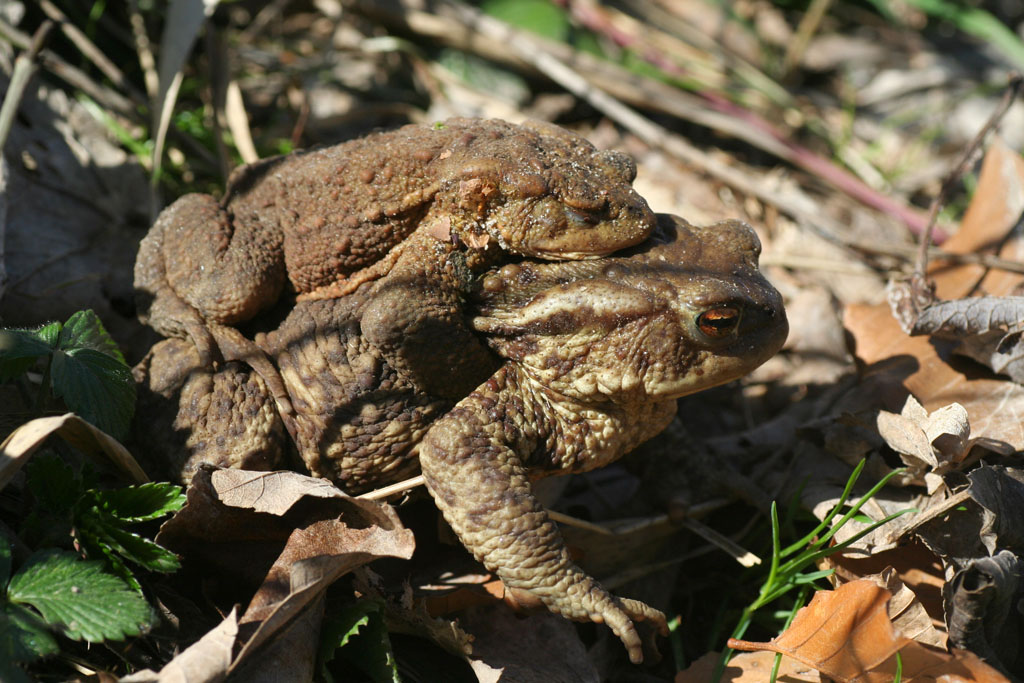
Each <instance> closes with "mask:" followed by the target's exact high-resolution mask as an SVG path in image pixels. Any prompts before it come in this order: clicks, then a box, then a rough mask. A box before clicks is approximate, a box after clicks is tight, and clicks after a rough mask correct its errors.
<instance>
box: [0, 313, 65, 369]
mask: <svg viewBox="0 0 1024 683" xmlns="http://www.w3.org/2000/svg"><path fill="white" fill-rule="evenodd" d="M59 333H60V323H50V324H49V325H46V326H44V327H40V328H39V329H38V330H19V329H10V330H0V382H9V381H11V380H12V379H14V378H16V377H20V376H21V375H22V374H24V373H26V372H28V370H29V369H30V368H31V367H32V365H33V364H34V363H35V362H36V359H38V358H40V357H42V356H46V355H49V354H50V352H51V351H52V350H53V347H54V346H55V345H56V341H57V335H58V334H59Z"/></svg>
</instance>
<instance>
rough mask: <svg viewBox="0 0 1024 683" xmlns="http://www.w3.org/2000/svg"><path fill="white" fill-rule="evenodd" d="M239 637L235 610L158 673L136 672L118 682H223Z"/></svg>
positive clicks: (148, 671)
mask: <svg viewBox="0 0 1024 683" xmlns="http://www.w3.org/2000/svg"><path fill="white" fill-rule="evenodd" d="M237 635H238V614H237V612H236V610H235V609H232V610H231V612H230V613H229V614H228V616H226V617H225V618H224V621H222V622H221V623H220V624H219V625H218V626H217V627H216V628H214V629H211V630H210V631H209V632H208V633H207V634H206V635H205V636H203V637H202V638H200V639H199V640H197V641H196V642H195V643H193V644H192V645H190V646H189V647H188V649H186V650H185V651H184V652H182V653H181V654H179V655H178V656H177V657H175V658H174V659H172V660H171V661H170V662H168V663H167V665H166V666H164V668H162V669H160V672H159V673H157V672H154V671H151V670H149V669H147V670H145V671H138V672H136V673H134V674H132V675H131V676H126V677H124V678H122V679H121V680H122V681H124V682H125V683H208V682H209V683H212V682H213V681H222V680H224V678H225V677H226V676H227V673H228V667H229V666H230V665H231V652H232V649H233V648H234V646H235V637H236V636H237Z"/></svg>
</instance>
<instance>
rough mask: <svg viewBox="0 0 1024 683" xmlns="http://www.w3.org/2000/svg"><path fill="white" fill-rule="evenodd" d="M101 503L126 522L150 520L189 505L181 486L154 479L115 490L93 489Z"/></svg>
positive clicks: (98, 503) (98, 505) (108, 511)
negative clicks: (186, 503) (186, 504)
mask: <svg viewBox="0 0 1024 683" xmlns="http://www.w3.org/2000/svg"><path fill="white" fill-rule="evenodd" d="M90 495H92V496H93V499H94V500H95V501H96V505H97V507H99V508H100V509H101V510H103V511H104V512H105V513H107V514H108V515H110V516H111V517H114V518H116V519H119V520H121V521H122V522H148V521H150V520H154V519H159V518H160V517H163V516H164V515H168V514H170V513H172V512H177V511H178V510H180V509H181V508H182V506H184V505H185V494H184V493H182V490H181V487H180V486H175V485H174V484H168V483H166V482H151V483H148V484H142V485H141V486H126V487H124V488H121V489H116V490H114V491H90Z"/></svg>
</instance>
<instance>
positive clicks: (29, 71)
mask: <svg viewBox="0 0 1024 683" xmlns="http://www.w3.org/2000/svg"><path fill="white" fill-rule="evenodd" d="M52 30H53V22H52V21H50V20H49V19H47V20H46V21H44V22H43V23H42V24H40V25H39V28H38V29H36V32H35V35H33V36H32V43H31V44H30V45H29V48H28V50H26V51H25V52H22V53H21V54H20V55H18V58H17V59H16V60H14V72H13V73H12V74H11V83H10V85H9V86H8V87H7V95H5V96H4V103H3V106H2V107H0V151H2V150H3V148H4V146H5V145H6V144H7V136H8V135H10V134H11V126H12V125H14V116H15V114H17V112H18V107H19V106H21V98H22V97H23V96H24V95H25V88H26V87H27V86H28V83H29V81H30V80H31V79H32V75H33V74H34V73H35V72H36V58H37V57H38V56H39V52H40V51H41V50H42V49H43V45H44V44H45V43H46V39H47V38H49V36H50V31H52Z"/></svg>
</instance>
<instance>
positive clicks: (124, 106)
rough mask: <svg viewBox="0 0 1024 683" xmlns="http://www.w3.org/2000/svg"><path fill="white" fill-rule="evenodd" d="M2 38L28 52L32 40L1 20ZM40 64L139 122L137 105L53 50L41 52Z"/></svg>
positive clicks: (0, 31)
mask: <svg viewBox="0 0 1024 683" xmlns="http://www.w3.org/2000/svg"><path fill="white" fill-rule="evenodd" d="M0 38H2V39H4V40H6V41H7V42H9V43H10V44H11V45H14V46H15V47H18V48H21V49H23V50H27V49H28V48H29V46H30V45H31V43H32V39H31V38H30V37H29V36H28V35H27V34H25V33H22V32H21V31H19V30H18V29H16V28H14V27H13V26H11V25H10V24H8V23H7V22H6V21H3V20H2V19H0ZM39 63H40V64H42V66H43V67H44V68H45V69H47V70H48V71H50V72H51V73H52V74H54V75H55V76H57V77H58V78H60V79H61V80H63V81H64V82H66V83H67V84H68V85H70V86H72V87H74V88H77V89H78V90H81V91H82V92H84V93H85V94H86V95H88V96H89V97H91V98H92V99H94V100H96V101H97V102H99V103H100V104H102V105H103V106H104V107H106V108H107V109H109V110H112V111H115V112H117V113H118V114H120V115H121V116H123V117H125V118H126V119H128V120H129V121H138V120H139V115H138V112H137V111H136V109H135V104H134V103H133V102H132V101H131V100H130V99H128V98H126V97H124V96H123V95H121V94H120V93H118V92H116V91H114V90H111V89H110V88H108V87H106V86H103V85H100V84H98V83H96V82H95V81H93V80H92V79H91V78H89V77H88V76H87V75H86V74H85V73H84V72H83V71H82V70H81V69H78V68H76V67H73V66H71V65H70V64H68V63H67V62H65V61H64V60H63V59H61V58H60V57H58V56H57V55H56V54H54V53H53V52H52V51H51V50H41V51H40V52H39Z"/></svg>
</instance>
